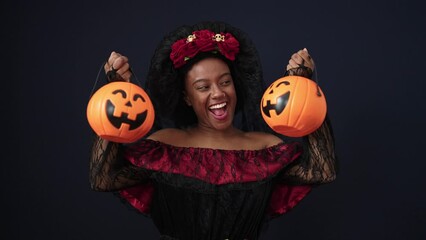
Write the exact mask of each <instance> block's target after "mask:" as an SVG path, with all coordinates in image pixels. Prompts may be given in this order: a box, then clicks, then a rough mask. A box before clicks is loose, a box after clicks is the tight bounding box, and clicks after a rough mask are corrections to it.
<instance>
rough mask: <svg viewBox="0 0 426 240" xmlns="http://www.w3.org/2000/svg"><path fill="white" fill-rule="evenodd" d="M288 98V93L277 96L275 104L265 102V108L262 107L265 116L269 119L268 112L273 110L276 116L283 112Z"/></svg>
mask: <svg viewBox="0 0 426 240" xmlns="http://www.w3.org/2000/svg"><path fill="white" fill-rule="evenodd" d="M289 98H290V91H289V92H286V93H284V94H282V95H280V96H278V97H277V103H276V104H271V100H267V101H266V106H264V107H262V111H263V113H264V114H265V115H266V116H268V117H271V114H270V113H269V111H270V110H275V112H276V113H277V115H280V114H281V113H282V112H283V111H284V108H285V107H286V106H287V103H288V99H289Z"/></svg>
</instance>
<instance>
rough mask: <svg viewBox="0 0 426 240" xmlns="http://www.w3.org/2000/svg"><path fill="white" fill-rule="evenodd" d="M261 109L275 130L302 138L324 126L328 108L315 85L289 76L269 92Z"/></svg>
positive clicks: (308, 80)
mask: <svg viewBox="0 0 426 240" xmlns="http://www.w3.org/2000/svg"><path fill="white" fill-rule="evenodd" d="M260 109H261V112H262V117H263V119H264V120H265V122H266V123H267V124H268V125H269V126H270V127H271V128H272V129H273V130H274V131H276V132H278V133H280V134H283V135H286V136H289V137H301V136H305V135H307V134H309V133H311V132H313V131H315V130H316V129H317V128H318V127H319V126H320V125H321V124H322V122H323V121H324V118H325V114H326V111H327V105H326V101H325V97H324V94H323V93H322V91H321V89H320V88H319V87H318V86H317V84H316V83H315V82H313V81H312V80H310V79H307V78H304V77H300V76H286V77H283V78H280V79H278V80H276V81H275V82H273V83H272V84H271V85H270V86H269V87H268V88H267V89H266V91H265V92H264V94H263V98H262V100H261V105H260Z"/></svg>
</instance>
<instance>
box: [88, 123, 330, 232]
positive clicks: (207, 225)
mask: <svg viewBox="0 0 426 240" xmlns="http://www.w3.org/2000/svg"><path fill="white" fill-rule="evenodd" d="M306 139H307V140H308V141H307V143H308V145H307V146H308V147H306V148H304V147H303V144H301V143H300V142H291V143H281V144H278V145H275V146H272V147H268V148H265V149H261V150H220V149H209V148H191V147H176V146H172V145H168V144H165V143H162V142H158V141H153V140H149V139H145V140H141V141H139V142H137V143H136V144H132V145H129V146H123V145H121V144H115V145H112V144H111V143H109V144H107V145H105V144H104V145H102V140H100V139H99V138H98V143H95V144H94V150H93V151H94V152H93V155H92V160H91V182H92V187H93V188H94V189H95V190H100V191H118V193H119V196H120V197H121V198H122V199H124V200H125V201H126V202H127V203H128V204H130V205H131V206H133V207H134V208H136V209H137V210H138V211H140V212H141V213H143V214H145V215H147V216H150V217H151V218H152V220H153V222H154V224H155V225H156V226H157V228H158V230H159V232H160V234H161V239H180V240H189V239H197V240H199V239H203V240H216V239H217V240H219V239H220V240H224V239H232V240H240V239H250V240H253V239H258V238H259V237H260V234H261V232H262V227H263V224H264V223H265V221H268V220H270V219H271V218H274V217H276V216H279V215H282V214H284V213H286V212H287V211H288V210H290V209H291V208H293V207H294V206H295V205H296V204H297V203H299V201H301V200H302V199H303V198H304V197H305V196H306V195H307V194H308V193H309V192H310V191H311V189H312V187H313V186H314V185H316V184H320V183H325V182H329V181H331V180H333V179H334V177H335V157H334V148H333V143H332V136H331V133H330V131H329V128H328V127H327V125H326V124H323V126H322V127H321V128H320V129H319V130H318V131H317V132H316V133H314V134H312V136H311V138H310V139H309V138H306ZM304 149H305V153H304V151H303V150H304ZM111 156H114V158H113V157H111ZM116 156H121V157H122V158H121V159H119V160H117V159H116Z"/></svg>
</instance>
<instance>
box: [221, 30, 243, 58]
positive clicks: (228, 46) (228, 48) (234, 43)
mask: <svg viewBox="0 0 426 240" xmlns="http://www.w3.org/2000/svg"><path fill="white" fill-rule="evenodd" d="M221 34H223V33H221ZM217 46H218V47H219V51H220V53H221V54H222V55H223V56H225V57H226V58H227V59H229V60H231V61H234V60H235V55H237V54H238V52H239V51H240V43H239V42H238V40H237V39H235V38H234V36H232V35H231V34H230V33H227V34H225V41H223V42H222V41H221V42H218V43H217Z"/></svg>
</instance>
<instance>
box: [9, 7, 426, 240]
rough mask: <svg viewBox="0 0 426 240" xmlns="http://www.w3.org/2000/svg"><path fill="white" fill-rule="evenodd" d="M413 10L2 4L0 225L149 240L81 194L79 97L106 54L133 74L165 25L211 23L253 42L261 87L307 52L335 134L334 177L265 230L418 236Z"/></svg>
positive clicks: (52, 235)
mask: <svg viewBox="0 0 426 240" xmlns="http://www.w3.org/2000/svg"><path fill="white" fill-rule="evenodd" d="M424 9H425V8H424V7H423V4H422V1H410V0H400V1H397V0H389V1H349V0H346V1H337V0H336V1H314V0H306V1H283V0H280V1H278V0H277V1H272V0H262V1H255V2H252V1H231V0H228V1H222V0H217V1H192V0H187V1H165V0H156V1H141V0H139V1H136V0H132V1H124V0H123V1H113V0H105V1H81V0H74V1H60V0H58V1H13V2H5V1H2V3H1V15H2V25H3V30H2V39H3V41H2V42H3V43H2V45H3V48H2V49H3V54H2V55H3V57H2V58H3V59H2V67H3V69H2V72H3V76H4V78H5V79H3V81H2V83H3V87H2V90H3V93H4V94H5V95H4V96H3V97H2V100H3V105H4V106H5V108H4V110H3V113H2V119H3V121H2V122H3V123H2V125H3V126H4V128H6V131H5V133H6V134H3V137H5V138H4V139H3V140H4V142H6V145H5V144H3V146H4V151H3V152H4V154H3V155H4V157H2V167H1V180H2V185H3V186H4V187H3V193H2V202H3V204H2V205H3V210H2V213H1V215H2V218H3V219H4V222H5V223H3V225H2V227H1V229H2V231H1V232H2V233H1V234H2V235H4V236H6V238H4V239H158V232H157V230H156V229H155V227H154V225H153V224H152V222H151V220H150V219H149V218H146V217H144V216H142V215H138V214H136V213H135V212H133V211H130V210H129V209H127V208H125V207H124V206H123V205H122V204H121V203H120V202H119V201H118V200H117V199H116V198H115V197H114V196H113V195H112V194H110V193H98V192H92V191H91V190H90V188H89V182H88V157H89V152H90V144H91V130H90V127H89V125H88V123H87V120H86V116H85V110H86V105H87V102H88V100H89V97H90V94H91V90H92V87H93V86H94V83H95V79H96V75H97V73H98V70H99V68H100V66H101V64H102V63H103V61H105V60H106V59H107V57H108V56H109V54H110V52H111V51H112V50H115V51H118V52H120V53H122V54H124V55H126V56H128V57H129V59H130V62H131V64H132V66H133V69H134V70H135V73H136V75H137V76H138V78H139V80H140V81H142V82H143V79H144V77H145V74H146V70H147V69H148V65H149V61H150V57H151V55H152V54H153V50H154V48H155V47H156V45H157V43H158V42H159V41H160V40H161V38H162V36H163V35H164V34H166V33H168V32H169V31H171V30H173V29H175V28H176V27H177V26H180V25H182V24H193V23H196V22H198V21H201V20H222V21H226V22H229V23H231V24H232V25H234V26H236V27H239V28H241V29H243V30H244V31H246V32H247V33H248V34H249V35H250V36H251V37H252V39H253V41H254V42H255V44H256V45H257V47H258V50H259V52H260V55H261V58H262V62H263V67H264V76H265V80H266V81H267V82H272V81H273V80H275V79H277V78H278V77H280V76H281V74H282V73H283V70H284V67H285V66H286V64H287V61H288V59H289V57H290V56H291V54H292V53H293V52H295V51H297V50H299V49H301V48H304V47H306V48H308V50H309V51H310V53H311V55H312V56H313V57H314V59H315V61H316V63H317V67H318V68H317V69H318V77H319V80H320V86H321V88H322V89H323V91H324V93H325V94H326V97H327V102H328V109H329V115H330V118H331V120H332V122H333V126H334V130H335V135H336V140H337V154H338V156H339V159H340V169H341V171H340V175H339V176H338V178H337V180H336V181H335V182H333V183H331V184H328V185H325V186H322V187H319V188H317V189H315V190H314V191H313V192H312V193H311V194H310V195H309V196H308V197H307V198H306V199H305V200H303V201H302V203H301V204H300V205H298V206H297V207H296V208H295V209H293V210H292V211H291V212H290V213H288V214H286V215H284V216H282V217H280V218H279V219H277V220H275V221H273V222H272V223H271V225H270V227H269V231H268V234H267V235H266V236H265V239H268V240H269V239H271V240H273V239H426V230H425V225H426V206H425V203H426V193H425V185H426V177H425V176H424V174H425V170H424V168H425V167H426V164H425V159H426V158H425V156H424V148H425V147H426V146H425V143H426V141H425V140H424V135H425V127H424V124H425V123H426V118H425V102H426V101H425V100H424V98H425V97H426V94H425V87H426V84H425V80H426V79H425V76H424V70H425V67H426V60H425V47H424V45H425V42H426V41H425V40H426V38H425V35H426V33H425V31H426V28H425V25H426V24H425V23H426V17H425V13H424ZM4 53H6V54H4ZM8 89H10V90H11V91H8ZM17 124H18V129H19V131H18V132H19V134H17V132H16V125H17ZM2 238H3V237H2Z"/></svg>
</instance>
